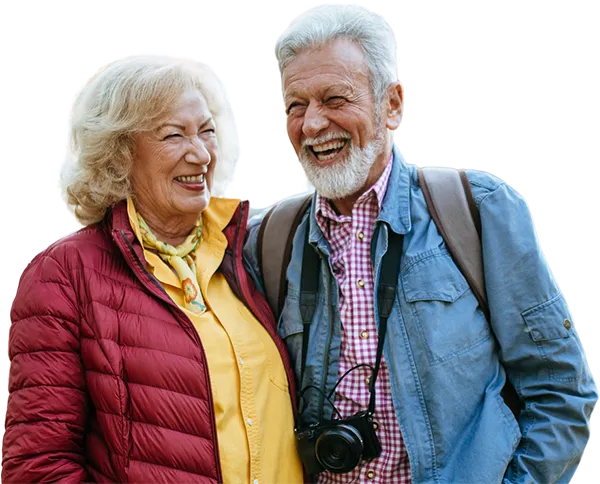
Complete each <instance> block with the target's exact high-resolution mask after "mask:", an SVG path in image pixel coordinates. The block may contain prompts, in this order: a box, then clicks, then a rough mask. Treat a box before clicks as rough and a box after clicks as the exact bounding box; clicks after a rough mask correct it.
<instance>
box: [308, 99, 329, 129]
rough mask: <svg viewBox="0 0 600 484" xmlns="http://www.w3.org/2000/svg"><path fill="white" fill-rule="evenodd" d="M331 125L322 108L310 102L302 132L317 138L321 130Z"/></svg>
mask: <svg viewBox="0 0 600 484" xmlns="http://www.w3.org/2000/svg"><path fill="white" fill-rule="evenodd" d="M328 126H329V120H328V119H327V117H326V116H324V115H323V112H322V111H321V108H320V107H319V106H317V105H315V104H313V103H311V104H309V106H308V107H307V108H306V112H305V113H304V123H303V125H302V132H303V133H304V135H305V136H306V137H307V138H316V137H317V136H318V135H319V133H320V132H321V131H323V130H324V129H325V128H327V127H328Z"/></svg>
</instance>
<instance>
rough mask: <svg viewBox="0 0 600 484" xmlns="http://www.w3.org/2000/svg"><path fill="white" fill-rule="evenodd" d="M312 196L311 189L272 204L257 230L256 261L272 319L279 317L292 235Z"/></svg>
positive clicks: (285, 284) (285, 287)
mask: <svg viewBox="0 0 600 484" xmlns="http://www.w3.org/2000/svg"><path fill="white" fill-rule="evenodd" d="M312 196H313V194H312V193H302V194H300V195H295V196H293V197H289V198H286V199H284V200H282V201H280V202H278V203H277V204H275V205H273V207H271V209H270V210H269V211H268V212H267V214H266V215H265V217H264V218H263V220H262V222H261V224H260V228H259V230H258V242H257V248H258V249H257V250H258V264H259V267H260V270H261V273H262V277H263V282H264V289H265V295H266V298H267V301H268V303H269V306H271V309H272V311H273V314H274V315H275V320H278V319H279V315H280V314H281V311H282V309H283V303H284V301H285V292H286V289H287V280H286V274H287V267H288V265H289V263H290V258H291V257H292V244H293V242H294V235H295V234H296V229H297V228H298V225H300V222H301V221H302V216H303V215H304V214H305V213H306V210H307V208H308V206H309V205H310V202H311V200H312Z"/></svg>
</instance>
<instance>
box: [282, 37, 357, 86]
mask: <svg viewBox="0 0 600 484" xmlns="http://www.w3.org/2000/svg"><path fill="white" fill-rule="evenodd" d="M281 80H282V86H283V90H284V93H286V92H289V91H293V90H294V89H298V86H305V85H312V84H315V83H319V84H325V85H326V84H330V85H331V86H335V85H338V84H339V85H340V86H343V85H345V86H346V87H351V86H354V87H360V86H362V85H364V84H365V83H366V84H368V83H369V68H368V65H367V60H366V57H365V54H364V52H363V50H362V48H361V47H360V46H359V45H358V44H356V43H355V42H352V41H351V40H349V39H345V38H340V39H336V40H334V41H331V42H328V43H327V44H325V45H323V46H320V47H314V48H308V49H305V50H303V51H302V52H300V53H298V54H297V55H296V56H295V57H294V58H293V59H292V60H291V61H290V62H289V63H288V64H287V66H286V67H285V68H284V69H283V72H282V79H281Z"/></svg>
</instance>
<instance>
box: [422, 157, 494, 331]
mask: <svg viewBox="0 0 600 484" xmlns="http://www.w3.org/2000/svg"><path fill="white" fill-rule="evenodd" d="M418 177H419V184H420V185H421V189H422V190H423V195H424V196H425V201H426V202H427V208H428V209H429V213H430V214H431V218H432V219H433V221H434V223H435V225H436V227H437V229H438V231H439V232H440V235H441V236H442V238H443V239H444V242H445V243H446V246H447V247H448V251H449V252H450V255H452V258H453V259H454V262H455V263H456V265H457V266H458V268H459V269H460V271H461V272H462V274H463V276H464V277H465V279H466V280H467V282H468V283H469V286H471V289H472V291H473V294H474V295H475V297H476V298H477V301H478V302H479V305H480V306H481V309H482V310H483V312H484V313H485V315H486V316H487V318H488V320H489V308H488V303H487V296H486V292H485V280H484V275H483V257H482V253H481V238H480V235H479V230H481V229H479V230H478V227H481V222H480V221H479V211H478V210H477V205H475V200H474V199H473V194H472V192H471V185H470V184H469V182H468V179H467V180H466V184H463V180H462V179H461V178H462V177H461V175H460V173H459V172H458V171H457V170H455V169H454V168H437V167H426V168H419V170H418ZM464 177H465V178H466V175H464ZM469 198H470V201H471V203H469ZM474 212H475V214H476V216H475V217H474Z"/></svg>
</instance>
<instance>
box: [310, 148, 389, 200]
mask: <svg viewBox="0 0 600 484" xmlns="http://www.w3.org/2000/svg"><path fill="white" fill-rule="evenodd" d="M348 143H349V146H348V154H347V155H346V158H345V159H343V160H341V161H338V162H336V163H335V164H333V165H331V166H318V165H317V164H316V163H314V161H313V160H312V159H311V155H310V154H309V152H308V148H307V147H306V148H303V149H302V152H301V153H300V156H299V160H300V163H301V164H302V168H304V173H306V177H307V178H308V180H309V181H310V182H311V183H312V184H313V186H314V187H315V189H316V190H317V193H318V194H319V195H320V196H322V197H325V198H329V199H331V200H338V199H341V198H345V197H348V196H350V195H353V194H355V193H356V192H358V191H359V190H360V189H361V188H362V187H363V186H364V185H365V183H366V182H367V178H368V177H369V172H370V171H371V167H372V166H373V163H375V160H376V159H377V156H379V155H380V154H381V153H382V151H383V149H384V147H385V138H384V136H378V137H377V138H376V139H374V140H373V141H371V142H369V144H367V146H365V147H364V148H362V149H361V148H358V147H357V146H355V145H354V143H353V142H352V140H348Z"/></svg>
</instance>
